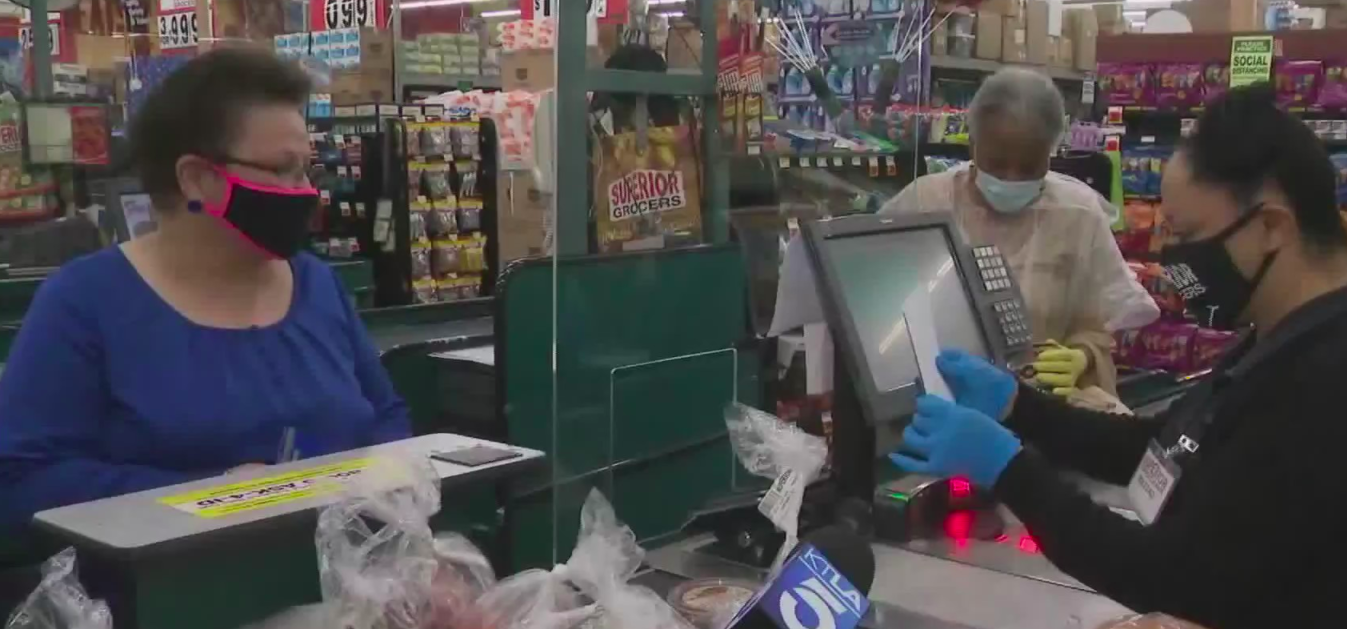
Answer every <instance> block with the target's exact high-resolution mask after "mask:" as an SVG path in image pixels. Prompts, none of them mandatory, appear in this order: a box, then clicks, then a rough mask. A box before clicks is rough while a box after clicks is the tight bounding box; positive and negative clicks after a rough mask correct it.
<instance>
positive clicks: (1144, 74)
mask: <svg viewBox="0 0 1347 629" xmlns="http://www.w3.org/2000/svg"><path fill="white" fill-rule="evenodd" d="M1153 87H1154V86H1153V85H1152V84H1151V67H1150V66H1149V65H1147V64H1144V63H1100V64H1099V94H1100V96H1101V97H1102V98H1103V99H1104V102H1106V103H1108V104H1110V105H1124V106H1130V105H1151V104H1153V103H1154V97H1155V95H1154V90H1153Z"/></svg>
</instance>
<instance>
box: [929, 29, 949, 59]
mask: <svg viewBox="0 0 1347 629" xmlns="http://www.w3.org/2000/svg"><path fill="white" fill-rule="evenodd" d="M947 55H949V23H948V22H946V23H944V24H941V25H940V28H937V29H935V30H933V31H931V56H932V57H944V56H947Z"/></svg>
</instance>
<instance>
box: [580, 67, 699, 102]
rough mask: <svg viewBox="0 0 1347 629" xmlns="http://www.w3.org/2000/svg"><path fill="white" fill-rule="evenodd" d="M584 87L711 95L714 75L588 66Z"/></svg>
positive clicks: (599, 89)
mask: <svg viewBox="0 0 1347 629" xmlns="http://www.w3.org/2000/svg"><path fill="white" fill-rule="evenodd" d="M585 83H586V88H587V89H588V90H590V91H594V92H615V93H628V94H631V93H635V94H669V95H673V96H712V95H714V94H715V93H716V77H715V76H714V75H708V74H702V73H700V72H687V71H677V70H671V71H669V72H667V73H662V72H638V71H635V70H606V69H605V70H589V71H587V72H586V73H585Z"/></svg>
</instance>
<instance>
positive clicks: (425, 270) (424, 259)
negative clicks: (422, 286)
mask: <svg viewBox="0 0 1347 629" xmlns="http://www.w3.org/2000/svg"><path fill="white" fill-rule="evenodd" d="M430 253H431V247H430V243H429V242H426V241H424V240H418V241H415V242H413V243H412V279H413V280H419V279H425V278H429V277H430V276H431V267H430Z"/></svg>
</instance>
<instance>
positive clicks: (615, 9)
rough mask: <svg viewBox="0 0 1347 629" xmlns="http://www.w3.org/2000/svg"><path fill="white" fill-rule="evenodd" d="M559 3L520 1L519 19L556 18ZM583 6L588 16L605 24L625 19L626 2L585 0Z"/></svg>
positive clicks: (625, 0) (617, 0) (560, 0)
mask: <svg viewBox="0 0 1347 629" xmlns="http://www.w3.org/2000/svg"><path fill="white" fill-rule="evenodd" d="M577 1H578V0H577ZM561 2H562V0H522V1H521V2H520V3H519V10H520V16H519V17H521V18H523V19H525V20H533V19H537V18H542V17H557V11H558V10H560V8H561ZM585 5H586V11H587V13H588V15H590V16H591V17H594V18H598V19H599V20H600V21H602V22H605V23H611V22H613V21H625V20H626V17H627V0H585Z"/></svg>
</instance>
